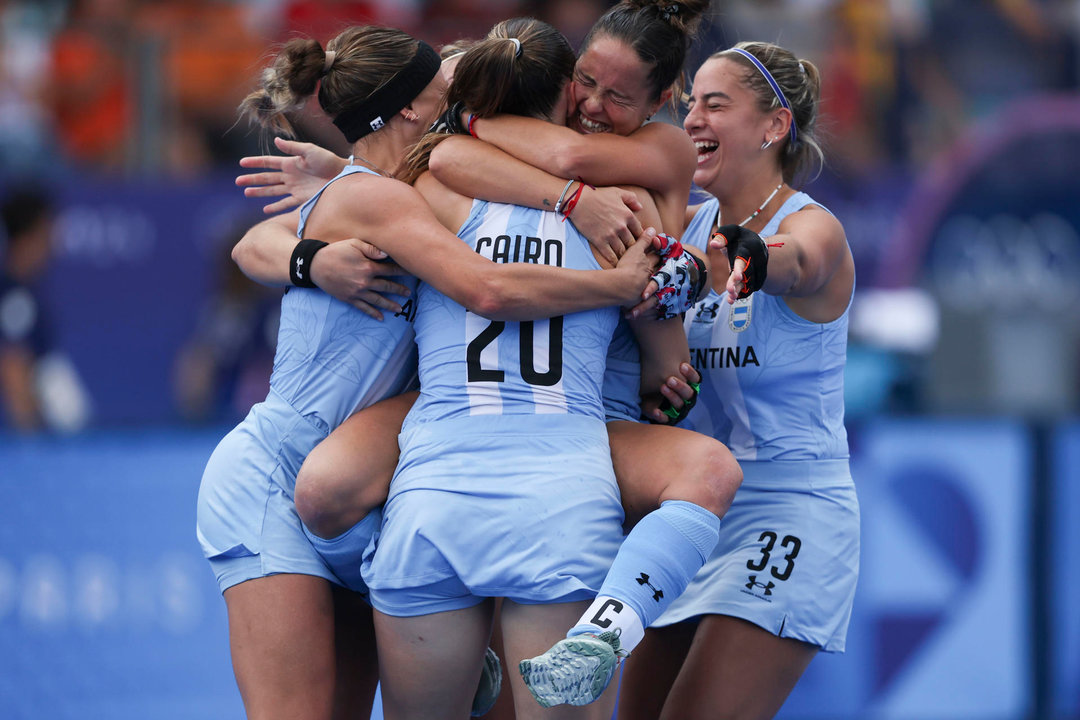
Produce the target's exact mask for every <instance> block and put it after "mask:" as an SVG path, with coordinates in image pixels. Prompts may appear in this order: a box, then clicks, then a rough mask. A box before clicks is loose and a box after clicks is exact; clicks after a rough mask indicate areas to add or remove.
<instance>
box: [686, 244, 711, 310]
mask: <svg viewBox="0 0 1080 720" xmlns="http://www.w3.org/2000/svg"><path fill="white" fill-rule="evenodd" d="M688 254H689V255H690V283H691V288H690V304H691V305H697V301H698V300H700V299H701V298H702V296H704V295H705V294H706V293H708V292H709V270H708V268H706V267H705V263H704V262H702V260H701V258H699V257H697V256H696V255H694V253H688Z"/></svg>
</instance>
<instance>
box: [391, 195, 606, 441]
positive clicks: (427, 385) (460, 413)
mask: <svg viewBox="0 0 1080 720" xmlns="http://www.w3.org/2000/svg"><path fill="white" fill-rule="evenodd" d="M458 236H459V237H461V238H462V240H464V241H465V242H466V243H468V244H469V246H470V247H472V248H473V249H474V250H475V251H476V252H478V253H479V254H480V255H482V256H484V257H486V258H488V259H489V260H493V261H494V262H498V263H507V262H532V263H539V264H545V265H556V266H559V267H564V268H574V269H581V270H597V269H600V266H599V264H598V263H597V262H596V259H595V257H594V256H593V254H592V250H591V249H590V247H589V243H588V241H587V240H586V239H585V238H584V237H583V236H582V235H581V234H580V233H578V231H577V230H576V229H575V228H574V226H573V225H572V224H571V223H567V222H562V221H561V220H560V219H559V218H558V217H557V216H556V215H554V214H553V213H547V212H542V211H540V210H535V209H532V208H524V207H518V206H515V205H504V204H496V203H489V202H485V201H481V200H477V201H474V202H473V206H472V210H471V211H470V213H469V217H468V219H467V220H466V221H465V223H464V224H463V225H462V227H461V229H460V230H459V231H458ZM417 296H418V301H419V307H420V308H421V310H420V312H418V313H417V316H416V342H417V346H418V347H419V350H420V358H421V361H420V399H419V400H418V401H417V402H416V405H415V406H414V407H413V410H412V412H410V413H409V418H408V420H406V422H407V423H408V422H430V421H435V420H445V419H449V418H458V417H464V416H470V415H522V414H525V415H548V414H578V415H588V416H592V417H595V418H598V419H601V420H602V419H603V417H604V414H603V409H602V406H601V403H600V400H599V399H600V394H601V392H600V388H601V384H602V382H603V375H604V363H605V356H606V353H607V348H608V344H609V343H610V341H611V335H612V331H613V330H614V328H615V323H616V321H617V319H618V310H617V309H616V308H604V309H602V310H592V311H588V312H581V313H574V314H570V315H565V316H562V317H557V318H552V319H550V320H537V321H534V322H502V321H496V320H488V319H486V318H483V317H481V316H479V315H476V314H475V313H472V312H469V311H468V310H466V309H465V308H463V307H462V306H460V305H458V304H457V303H455V302H454V301H453V300H450V299H449V298H447V297H446V296H445V295H443V294H442V293H440V292H439V291H437V290H435V289H434V288H432V287H431V286H429V285H427V284H426V283H422V284H421V285H420V289H419V290H418V293H417Z"/></svg>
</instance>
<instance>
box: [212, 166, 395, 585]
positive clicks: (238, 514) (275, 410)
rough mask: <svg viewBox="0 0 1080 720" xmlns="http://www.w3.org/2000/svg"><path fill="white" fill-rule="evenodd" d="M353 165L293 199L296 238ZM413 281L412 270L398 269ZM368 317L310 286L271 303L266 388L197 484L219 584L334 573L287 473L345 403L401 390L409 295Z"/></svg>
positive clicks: (347, 408) (352, 407)
mask: <svg viewBox="0 0 1080 720" xmlns="http://www.w3.org/2000/svg"><path fill="white" fill-rule="evenodd" d="M358 172H367V173H371V171H370V170H368V169H367V168H364V167H361V166H356V165H353V166H349V167H347V168H345V170H343V171H342V172H341V173H340V174H339V175H338V176H337V177H335V178H334V179H333V180H331V181H330V182H329V183H327V185H326V186H324V187H323V189H322V190H320V191H319V193H318V194H317V195H315V197H313V198H311V199H310V200H308V202H307V203H305V204H304V206H303V207H302V208H301V211H300V222H299V229H298V232H297V237H303V234H304V229H305V226H306V224H307V219H308V216H309V214H310V213H311V211H312V209H313V208H314V207H315V204H316V203H317V202H318V201H319V198H320V197H321V196H322V192H323V191H324V190H325V189H326V187H328V186H329V185H330V184H331V183H333V182H335V181H336V180H338V179H339V178H342V177H345V176H348V175H352V174H354V173H358ZM398 281H399V282H401V283H402V284H404V285H406V286H409V287H411V288H415V287H416V279H415V278H411V277H410V278H400V279H398ZM395 299H396V300H398V302H400V303H402V304H403V306H404V309H403V311H402V313H400V314H397V315H394V316H390V315H387V316H385V317H384V319H383V320H382V321H379V320H375V319H374V318H371V317H369V316H367V315H365V314H364V313H362V312H360V311H359V310H357V309H356V308H354V307H353V306H351V305H349V304H348V303H345V302H342V301H340V300H337V299H335V298H333V297H331V296H329V295H327V294H326V293H325V292H323V291H321V290H318V289H313V288H298V287H294V288H290V289H289V290H288V291H287V292H286V293H285V296H284V298H283V299H282V302H281V323H280V329H279V332H278V342H277V349H276V353H275V357H274V369H273V372H272V374H271V377H270V392H269V394H268V396H267V398H266V400H265V401H264V402H261V403H258V404H257V405H255V406H254V407H252V409H251V411H250V412H249V413H248V416H247V417H246V418H245V419H244V420H243V421H242V422H241V423H240V424H239V425H238V426H237V427H236V428H234V429H233V430H232V431H231V432H230V433H229V434H228V435H226V436H225V438H224V439H223V440H222V441H221V443H220V444H219V445H218V447H217V449H215V451H214V453H213V455H212V456H211V458H210V461H209V463H208V465H207V467H206V470H205V472H204V474H203V479H202V484H201V486H200V489H199V502H198V528H197V529H198V537H199V542H200V544H201V545H202V548H203V552H204V554H205V555H206V556H207V558H208V559H209V560H210V562H211V565H212V566H213V568H214V571H215V574H216V575H217V577H218V583H219V585H220V586H221V589H222V590H223V591H224V590H225V589H227V588H228V587H230V586H231V585H234V584H236V583H238V582H243V581H244V580H248V579H251V578H254V577H261V576H264V575H270V574H274V573H302V574H309V575H318V576H320V577H325V578H327V579H330V580H334V581H336V580H335V578H334V576H333V574H332V573H331V572H330V571H329V569H328V568H326V566H325V564H324V563H323V561H322V560H321V559H320V558H319V556H318V555H317V554H316V553H315V551H314V549H313V548H312V547H311V544H310V543H309V542H308V540H307V538H306V536H305V535H304V533H303V530H302V527H301V523H300V519H299V517H298V516H297V514H296V510H295V508H294V507H293V488H294V486H295V483H296V474H297V472H298V471H299V469H300V465H301V464H302V463H303V461H304V458H305V457H306V456H307V455H308V453H309V452H311V450H312V449H313V448H314V447H315V445H317V444H318V443H319V442H320V441H321V440H323V439H324V438H325V437H326V436H327V434H329V432H330V431H331V430H333V429H334V428H336V427H337V426H338V425H340V424H341V423H342V421H344V420H345V419H346V418H347V417H348V416H349V415H350V414H352V413H353V412H354V411H356V410H358V409H360V408H364V407H367V406H368V405H371V404H373V403H375V402H378V401H379V400H382V399H384V398H387V397H391V396H393V395H397V394H399V393H401V392H403V391H405V390H408V389H411V386H412V385H413V384H414V382H415V375H416V348H415V344H414V342H413V337H414V332H413V325H412V322H411V318H412V315H413V312H412V309H413V308H414V307H415V304H414V301H412V300H408V301H406V298H395Z"/></svg>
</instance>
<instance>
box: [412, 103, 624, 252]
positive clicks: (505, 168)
mask: <svg viewBox="0 0 1080 720" xmlns="http://www.w3.org/2000/svg"><path fill="white" fill-rule="evenodd" d="M545 124H546V123H545ZM429 165H430V170H431V173H432V174H433V175H434V176H435V178H436V179H438V180H439V182H440V183H442V184H443V185H446V186H447V187H450V188H453V189H454V190H455V191H457V192H459V193H461V194H462V195H465V196H468V197H477V198H483V199H484V200H490V201H492V202H504V203H511V204H514V205H522V206H524V207H532V208H537V209H540V210H554V209H555V204H556V203H557V202H558V199H559V196H560V195H561V194H562V193H563V190H564V189H566V187H567V182H568V180H570V177H566V178H562V177H556V176H555V175H552V174H551V173H550V172H547V171H546V170H541V169H540V168H537V167H534V166H533V165H530V164H528V163H526V162H523V161H521V160H518V159H517V158H515V157H513V156H512V155H509V154H507V153H505V152H503V151H502V150H500V149H498V148H497V147H495V146H494V145H489V144H488V143H485V142H481V141H479V140H475V139H473V138H471V137H465V136H462V135H456V136H453V137H448V138H446V139H445V140H443V141H442V142H441V143H439V144H438V145H437V146H436V147H435V149H434V151H433V152H432V154H431V159H430V163H429ZM571 177H572V176H571ZM570 189H571V190H574V188H573V187H571V188H570ZM640 207H641V205H640V202H639V201H638V200H637V198H636V197H634V196H633V194H632V193H629V192H628V191H626V190H623V189H620V188H613V187H599V188H589V187H586V188H585V189H584V190H583V192H582V194H581V198H580V200H579V202H578V203H577V205H575V206H574V208H573V210H572V211H571V213H570V215H569V217H570V220H571V221H572V222H573V223H574V226H575V227H576V228H577V229H578V230H579V231H581V233H582V234H583V235H585V237H587V238H589V241H590V242H591V243H592V244H593V247H595V248H597V249H598V250H599V251H600V252H601V253H602V254H603V256H604V257H605V258H607V259H608V260H609V261H610V262H612V263H614V262H615V261H616V260H617V258H618V256H620V255H621V254H622V253H623V251H624V250H625V249H626V248H628V247H630V246H631V245H632V244H633V242H634V238H635V237H637V236H638V235H640V234H641V230H642V226H641V223H640V222H639V221H638V220H637V218H636V217H635V216H634V211H635V210H639V209H640Z"/></svg>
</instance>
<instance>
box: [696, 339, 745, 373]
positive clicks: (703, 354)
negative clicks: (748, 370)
mask: <svg viewBox="0 0 1080 720" xmlns="http://www.w3.org/2000/svg"><path fill="white" fill-rule="evenodd" d="M690 359H691V361H692V362H693V363H694V368H695V369H696V370H698V371H699V372H700V371H702V370H715V369H717V368H729V367H735V368H740V367H746V366H747V365H756V366H758V367H761V363H760V362H758V357H757V353H756V352H754V346H753V345H747V346H746V347H738V346H736V347H720V348H694V347H692V348H690Z"/></svg>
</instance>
